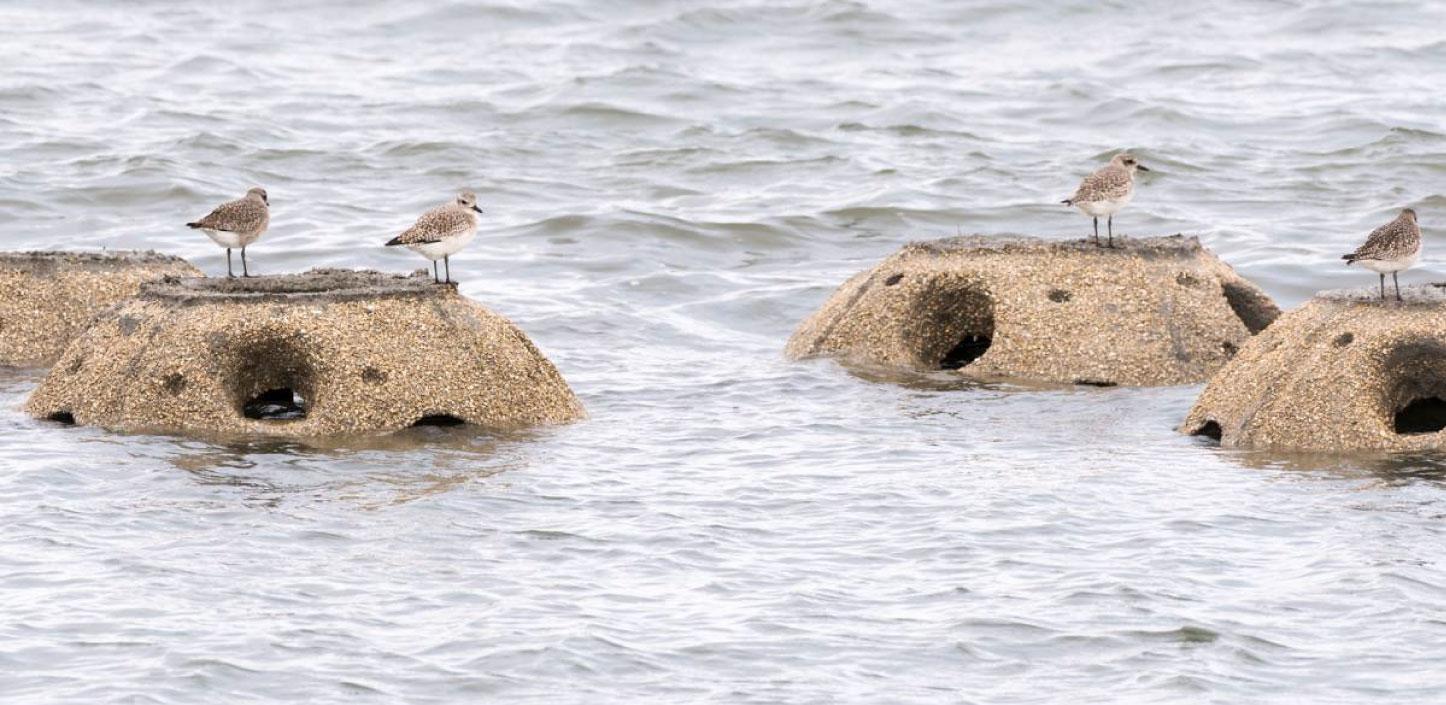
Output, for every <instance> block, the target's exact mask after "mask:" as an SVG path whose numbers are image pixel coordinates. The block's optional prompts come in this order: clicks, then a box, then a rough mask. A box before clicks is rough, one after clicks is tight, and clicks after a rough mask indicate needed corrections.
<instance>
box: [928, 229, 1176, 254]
mask: <svg viewBox="0 0 1446 705" xmlns="http://www.w3.org/2000/svg"><path fill="white" fill-rule="evenodd" d="M1203 249H1204V247H1203V246H1202V245H1201V244H1200V238H1197V237H1195V236H1193V235H1192V236H1190V237H1185V236H1184V235H1165V236H1161V237H1146V238H1134V237H1125V236H1120V237H1117V238H1115V246H1114V247H1101V246H1100V245H1096V244H1095V242H1094V241H1093V240H1045V239H1043V238H1038V237H1031V236H1028V235H1012V234H1005V235H960V236H958V237H946V238H943V239H940V240H920V241H918V242H911V243H909V244H908V245H907V246H906V247H905V250H908V251H914V252H926V253H930V254H949V253H954V252H979V251H988V252H999V253H1047V252H1060V253H1063V252H1068V253H1071V254H1074V253H1079V254H1090V253H1098V254H1100V255H1106V256H1109V255H1121V254H1125V255H1143V256H1145V257H1182V256H1188V255H1194V254H1195V253H1198V252H1200V251H1201V250H1203Z"/></svg>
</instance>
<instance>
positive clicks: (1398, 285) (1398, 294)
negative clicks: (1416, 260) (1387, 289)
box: [1391, 272, 1401, 301]
mask: <svg viewBox="0 0 1446 705" xmlns="http://www.w3.org/2000/svg"><path fill="white" fill-rule="evenodd" d="M1397 274H1400V272H1391V281H1393V282H1395V283H1396V300H1397V301H1400V300H1401V280H1400V278H1399V277H1397V276H1396V275H1397Z"/></svg>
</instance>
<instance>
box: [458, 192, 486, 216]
mask: <svg viewBox="0 0 1446 705" xmlns="http://www.w3.org/2000/svg"><path fill="white" fill-rule="evenodd" d="M457 205H459V206H462V207H463V208H470V209H472V210H474V211H477V212H478V213H481V212H482V209H481V208H478V207H477V194H475V193H472V192H471V191H463V192H461V193H459V194H457Z"/></svg>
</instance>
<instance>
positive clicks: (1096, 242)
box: [1095, 216, 1100, 245]
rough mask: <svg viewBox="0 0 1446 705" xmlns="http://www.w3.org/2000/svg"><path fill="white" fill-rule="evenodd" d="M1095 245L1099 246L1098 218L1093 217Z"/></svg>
mask: <svg viewBox="0 0 1446 705" xmlns="http://www.w3.org/2000/svg"><path fill="white" fill-rule="evenodd" d="M1095 244H1096V245H1098V244H1100V219H1099V217H1098V216H1096V217H1095Z"/></svg>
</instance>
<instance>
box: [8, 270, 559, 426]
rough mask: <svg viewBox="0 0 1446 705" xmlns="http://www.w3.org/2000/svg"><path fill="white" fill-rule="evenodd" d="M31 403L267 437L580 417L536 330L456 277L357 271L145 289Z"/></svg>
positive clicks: (80, 414) (82, 417)
mask: <svg viewBox="0 0 1446 705" xmlns="http://www.w3.org/2000/svg"><path fill="white" fill-rule="evenodd" d="M27 410H28V411H29V412H30V413H31V414H32V415H34V416H37V417H40V418H48V419H52V420H58V421H66V422H72V423H81V424H94V425H97V426H103V427H106V428H111V429H116V430H122V431H155V432H171V433H203V434H241V435H268V436H315V435H331V434H344V433H374V432H385V431H393V430H397V429H401V428H405V427H407V426H411V425H416V424H419V423H421V424H440V425H450V424H455V423H470V424H476V425H479V426H485V427H489V428H498V429H504V428H520V427H524V426H531V425H536V424H549V423H560V422H565V421H571V420H575V419H578V418H581V417H582V416H583V410H582V406H581V405H580V403H579V402H578V400H577V398H576V397H575V396H574V395H573V393H572V390H570V389H569V388H568V386H567V383H566V382H564V381H563V379H562V377H561V375H559V374H558V372H557V370H556V368H554V367H553V366H552V363H550V362H548V360H547V359H546V358H545V357H543V355H542V353H540V352H538V350H537V348H536V347H534V346H533V345H532V343H531V342H530V341H529V340H528V339H527V336H526V335H524V334H523V333H522V331H521V330H518V328H517V327H516V326H514V325H513V324H512V323H511V322H509V321H508V320H507V319H505V318H502V317H501V316H498V315H497V314H495V313H492V312H491V311H488V310H487V309H486V308H483V307H482V306H481V305H479V304H477V303H475V302H473V301H470V300H468V299H466V298H464V297H462V296H461V295H460V294H458V293H457V289H456V286H455V285H450V284H445V285H444V284H433V283H432V279H431V274H430V273H423V272H417V273H416V274H413V275H411V276H396V275H390V274H383V273H380V272H370V271H346V270H313V271H311V272H308V273H306V274H293V275H285V276H270V277H255V278H251V279H241V278H237V279H167V280H164V281H162V282H158V283H154V284H148V285H146V286H144V287H143V288H142V291H141V293H140V295H139V296H138V297H137V298H136V299H133V300H131V301H130V302H128V303H126V304H124V305H122V306H119V307H116V308H115V309H113V310H112V311H111V312H109V313H108V314H106V315H104V316H102V317H101V318H100V319H98V320H97V321H96V323H95V324H94V325H92V326H91V327H90V329H88V330H87V331H86V332H85V333H84V334H82V335H81V336H80V337H79V338H77V339H76V340H75V342H74V343H72V344H71V346H70V347H69V348H68V349H66V351H65V354H64V355H63V356H62V357H61V358H60V360H59V361H58V362H57V363H56V365H55V367H54V368H53V369H52V370H51V371H50V374H49V375H48V376H47V377H46V378H45V380H44V381H43V382H42V383H41V384H40V386H39V387H38V388H37V389H36V390H35V392H34V394H33V395H32V396H31V398H30V400H29V402H28V404H27Z"/></svg>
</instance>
